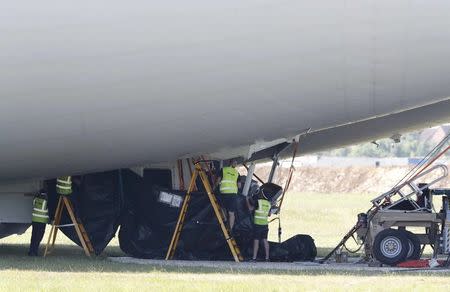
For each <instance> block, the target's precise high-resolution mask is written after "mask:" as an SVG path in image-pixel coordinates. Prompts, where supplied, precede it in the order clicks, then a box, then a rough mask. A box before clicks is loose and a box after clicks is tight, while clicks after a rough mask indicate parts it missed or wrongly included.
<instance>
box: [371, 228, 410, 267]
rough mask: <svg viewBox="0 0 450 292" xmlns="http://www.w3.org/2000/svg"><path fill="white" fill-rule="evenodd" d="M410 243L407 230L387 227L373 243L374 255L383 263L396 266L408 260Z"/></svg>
mask: <svg viewBox="0 0 450 292" xmlns="http://www.w3.org/2000/svg"><path fill="white" fill-rule="evenodd" d="M408 250H409V244H408V237H407V235H406V232H405V231H401V230H396V229H385V230H383V231H381V232H380V233H378V235H377V236H376V237H375V241H374V243H373V251H372V252H373V255H374V257H375V258H376V259H377V260H378V261H379V262H381V263H383V264H386V265H391V266H395V265H397V264H399V263H401V262H404V261H405V260H406V255H407V254H408Z"/></svg>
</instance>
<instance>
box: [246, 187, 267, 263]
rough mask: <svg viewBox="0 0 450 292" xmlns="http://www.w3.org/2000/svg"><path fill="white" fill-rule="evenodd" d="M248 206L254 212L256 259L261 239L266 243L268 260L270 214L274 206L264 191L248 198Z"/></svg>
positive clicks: (254, 253) (254, 255)
mask: <svg viewBox="0 0 450 292" xmlns="http://www.w3.org/2000/svg"><path fill="white" fill-rule="evenodd" d="M247 206H248V208H249V210H250V211H254V213H253V258H252V261H256V259H257V257H258V250H259V241H260V240H261V241H262V242H263V245H264V251H265V260H266V262H268V261H269V260H270V258H269V241H267V235H268V233H269V215H270V209H271V208H272V205H271V203H270V202H269V201H268V200H267V198H266V197H265V195H264V192H263V191H260V192H259V193H258V195H256V196H255V197H253V198H247Z"/></svg>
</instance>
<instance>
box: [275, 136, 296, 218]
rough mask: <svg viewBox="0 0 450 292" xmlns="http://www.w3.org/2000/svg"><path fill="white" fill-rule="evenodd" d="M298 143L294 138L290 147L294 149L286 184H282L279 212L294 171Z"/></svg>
mask: <svg viewBox="0 0 450 292" xmlns="http://www.w3.org/2000/svg"><path fill="white" fill-rule="evenodd" d="M298 144H299V142H297V141H296V140H294V141H293V143H292V147H293V148H294V150H293V152H292V161H291V167H290V168H289V175H288V179H287V181H286V185H285V186H284V190H283V194H282V195H281V198H280V204H279V205H278V213H280V212H281V206H283V201H284V197H285V195H286V192H287V190H288V189H289V186H290V185H291V181H292V177H293V176H294V171H295V167H294V162H295V157H296V156H297V150H298Z"/></svg>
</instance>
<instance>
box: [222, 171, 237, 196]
mask: <svg viewBox="0 0 450 292" xmlns="http://www.w3.org/2000/svg"><path fill="white" fill-rule="evenodd" d="M238 178H239V172H238V171H237V170H236V169H234V168H233V167H224V168H223V169H222V180H221V182H220V192H221V193H222V194H237V193H238V185H237V182H238Z"/></svg>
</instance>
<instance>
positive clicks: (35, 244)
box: [28, 222, 47, 255]
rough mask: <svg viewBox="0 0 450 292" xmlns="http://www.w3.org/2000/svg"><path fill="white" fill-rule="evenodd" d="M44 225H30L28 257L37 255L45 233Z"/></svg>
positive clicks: (34, 223) (35, 223) (36, 223)
mask: <svg viewBox="0 0 450 292" xmlns="http://www.w3.org/2000/svg"><path fill="white" fill-rule="evenodd" d="M45 225H47V224H44V223H38V222H33V223H32V228H33V230H32V232H31V243H30V251H29V253H28V254H29V255H37V254H38V251H39V244H41V241H42V238H43V237H44V233H45Z"/></svg>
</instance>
